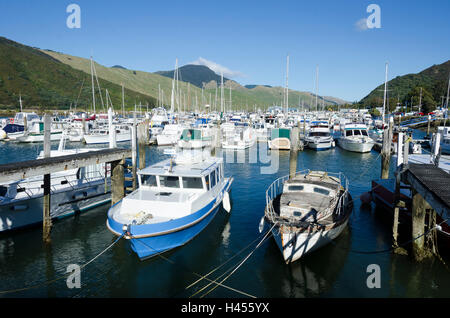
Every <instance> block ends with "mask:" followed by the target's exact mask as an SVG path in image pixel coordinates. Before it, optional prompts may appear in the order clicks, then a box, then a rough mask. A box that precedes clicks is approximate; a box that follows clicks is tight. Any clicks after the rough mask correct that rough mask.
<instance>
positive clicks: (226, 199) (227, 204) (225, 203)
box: [222, 191, 231, 213]
mask: <svg viewBox="0 0 450 318" xmlns="http://www.w3.org/2000/svg"><path fill="white" fill-rule="evenodd" d="M222 205H223V208H224V209H225V211H227V212H228V213H230V211H231V205H230V195H229V194H228V192H226V191H225V193H224V194H223V200H222Z"/></svg>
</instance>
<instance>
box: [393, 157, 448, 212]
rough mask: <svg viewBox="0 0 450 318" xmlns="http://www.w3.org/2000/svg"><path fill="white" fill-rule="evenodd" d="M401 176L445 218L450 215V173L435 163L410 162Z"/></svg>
mask: <svg viewBox="0 0 450 318" xmlns="http://www.w3.org/2000/svg"><path fill="white" fill-rule="evenodd" d="M401 178H402V181H403V182H405V183H408V184H410V185H411V186H412V187H413V189H414V190H415V191H417V193H419V194H420V195H421V196H422V197H423V198H424V199H425V200H426V201H427V202H428V204H429V205H430V206H431V207H432V208H433V209H434V210H435V211H436V213H438V214H439V215H440V216H441V217H442V218H443V219H447V218H449V217H450V190H449V185H450V174H448V173H447V172H445V171H444V170H443V169H441V168H439V167H436V166H435V165H434V164H417V163H409V164H408V168H407V169H406V170H405V171H404V172H403V173H402V175H401Z"/></svg>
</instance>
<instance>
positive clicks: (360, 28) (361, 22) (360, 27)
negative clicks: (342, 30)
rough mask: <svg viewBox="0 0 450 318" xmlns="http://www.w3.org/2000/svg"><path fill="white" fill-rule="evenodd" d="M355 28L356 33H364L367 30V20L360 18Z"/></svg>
mask: <svg viewBox="0 0 450 318" xmlns="http://www.w3.org/2000/svg"><path fill="white" fill-rule="evenodd" d="M355 27H356V29H357V30H358V31H366V30H367V29H369V28H368V27H367V18H362V19H359V20H358V21H356V23H355Z"/></svg>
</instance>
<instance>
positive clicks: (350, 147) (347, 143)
mask: <svg viewBox="0 0 450 318" xmlns="http://www.w3.org/2000/svg"><path fill="white" fill-rule="evenodd" d="M338 144H339V146H340V147H341V148H342V149H345V150H347V151H352V152H361V153H365V152H370V151H371V150H372V148H373V146H374V144H375V143H374V142H373V141H369V142H360V141H354V140H351V139H348V138H339V139H338Z"/></svg>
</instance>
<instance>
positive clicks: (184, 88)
mask: <svg viewBox="0 0 450 318" xmlns="http://www.w3.org/2000/svg"><path fill="white" fill-rule="evenodd" d="M42 52H43V53H45V54H48V55H49V56H51V57H52V58H54V59H56V60H58V61H60V62H62V63H65V64H67V65H69V66H71V67H73V68H75V69H77V70H81V71H83V72H86V73H89V72H90V60H89V59H86V58H82V57H75V56H71V55H67V54H63V53H58V52H54V51H49V50H42ZM193 66H195V67H196V68H195V69H198V68H197V67H198V65H193ZM204 67H206V66H204ZM95 68H96V70H97V74H98V76H99V77H100V78H103V79H105V80H108V81H110V82H112V83H116V84H119V85H121V84H122V83H123V85H124V86H125V87H126V88H128V89H130V90H133V91H136V92H140V93H142V94H148V95H150V96H153V97H154V98H156V99H158V98H159V96H160V95H161V96H162V98H161V100H162V103H163V104H164V105H165V106H169V105H170V98H171V91H172V78H173V71H168V73H165V75H167V76H163V75H161V74H157V73H150V72H143V71H137V70H128V69H122V68H117V67H105V66H102V65H100V64H98V63H95ZM190 68H191V67H189V68H184V72H183V73H181V72H180V73H181V76H180V79H182V80H186V78H187V79H189V78H191V79H192V78H194V79H195V80H194V79H193V83H197V84H198V83H206V84H205V89H204V90H203V102H202V90H201V89H200V88H199V87H197V86H195V85H194V84H191V83H189V85H188V83H187V82H184V81H181V82H180V83H179V89H180V92H181V93H180V96H181V100H182V101H183V102H184V100H186V103H183V105H186V106H185V108H184V109H186V110H194V109H198V110H201V109H202V106H201V105H205V104H209V103H210V100H211V105H212V106H214V104H216V105H217V109H220V89H218V91H217V102H215V99H216V98H215V97H216V85H215V82H216V80H217V79H219V82H220V76H218V75H217V74H216V75H215V76H214V75H212V74H211V72H212V73H214V72H213V71H211V70H209V71H206V70H205V71H206V72H201V74H207V77H201V76H199V74H200V73H198V72H197V74H196V75H195V76H190V75H189V74H188V73H186V70H188V69H190ZM180 69H181V68H180ZM161 72H162V71H160V72H159V73H161ZM214 74H215V73H214ZM224 81H225V84H224V86H225V92H224V100H225V102H224V104H225V105H226V106H227V107H229V105H230V102H229V100H230V93H229V88H230V86H231V88H232V93H231V98H232V103H231V105H232V108H233V109H239V110H242V109H245V108H247V107H248V108H249V109H254V108H255V107H256V108H260V109H266V108H267V107H269V106H272V105H281V103H282V101H283V89H284V88H282V87H268V86H261V85H259V86H255V87H252V88H251V89H249V88H246V87H244V86H241V85H240V84H238V83H237V82H235V81H232V80H225V79H224ZM201 86H202V84H200V87H201ZM299 98H300V105H301V102H302V101H303V103H304V106H305V108H307V107H309V106H311V107H314V105H315V99H314V95H313V94H312V93H309V92H300V91H295V90H289V105H290V107H296V106H298V105H299ZM324 101H325V103H324V104H325V106H329V105H337V104H340V103H342V104H343V103H345V101H342V100H340V99H337V98H332V97H329V98H328V97H326V98H324ZM318 104H319V106H321V105H322V97H320V96H319V97H318ZM196 105H198V106H197V107H196ZM255 105H256V106H255ZM175 107H176V108H177V106H175ZM183 107H184V106H183Z"/></svg>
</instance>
